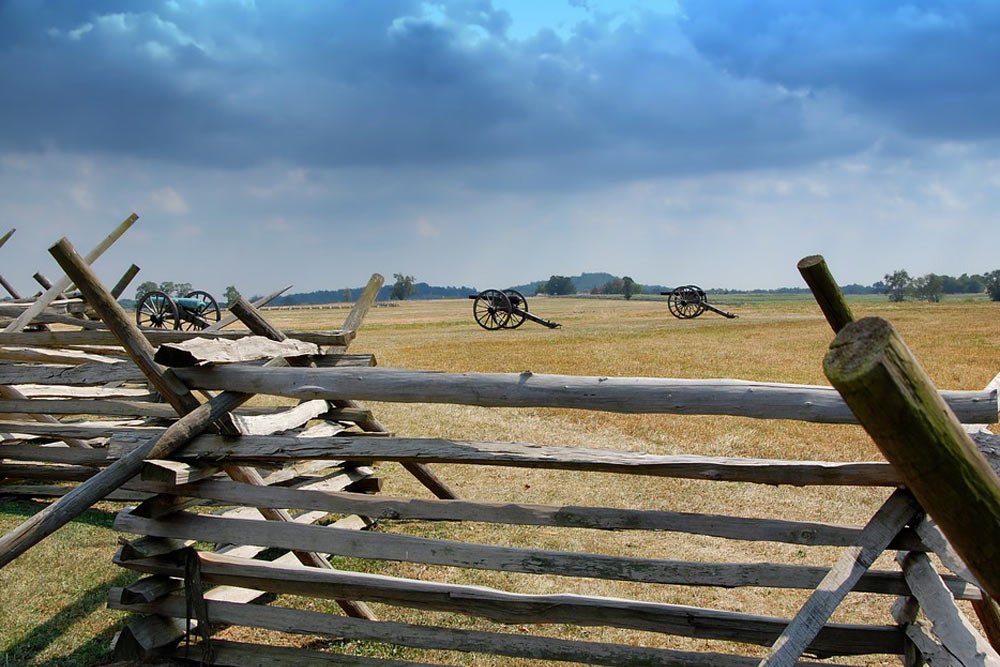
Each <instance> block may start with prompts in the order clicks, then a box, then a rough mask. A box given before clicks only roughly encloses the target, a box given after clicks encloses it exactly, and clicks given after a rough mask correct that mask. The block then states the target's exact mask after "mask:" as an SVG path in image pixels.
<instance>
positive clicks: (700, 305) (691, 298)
mask: <svg viewBox="0 0 1000 667" xmlns="http://www.w3.org/2000/svg"><path fill="white" fill-rule="evenodd" d="M660 294H661V295H663V296H666V297H667V308H668V309H669V310H670V314H671V315H673V316H674V317H676V318H677V319H679V320H691V319H694V318H696V317H698V316H699V315H701V314H702V313H704V312H705V311H706V310H710V311H712V312H713V313H716V314H718V315H722V316H723V317H725V318H728V319H730V320H732V319H736V318H737V317H739V315H736V314H734V313H729V312H726V311H724V310H722V309H721V308H716V307H715V306H713V305H712V304H710V303H709V302H708V297H707V296H706V294H705V290H703V289H702V288H700V287H698V286H697V285H681V286H680V287H675V288H674V289H672V290H670V291H669V292H660Z"/></svg>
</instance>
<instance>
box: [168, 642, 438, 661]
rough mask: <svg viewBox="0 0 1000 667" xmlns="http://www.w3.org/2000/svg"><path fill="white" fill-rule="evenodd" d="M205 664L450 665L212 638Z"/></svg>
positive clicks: (193, 652) (179, 653) (181, 655)
mask: <svg viewBox="0 0 1000 667" xmlns="http://www.w3.org/2000/svg"><path fill="white" fill-rule="evenodd" d="M172 655H173V657H174V658H176V659H178V660H183V659H188V658H190V657H191V656H201V645H200V644H197V643H196V644H192V645H191V647H190V649H187V648H180V647H179V648H177V649H175V650H174V652H173V654H172ZM206 664H211V665H227V666H231V667H332V666H335V667H449V666H450V663H448V664H444V663H438V662H423V661H421V662H410V661H407V660H388V659H386V658H367V657H363V656H357V655H347V654H344V653H324V652H323V651H314V650H311V649H305V648H293V647H290V646H265V645H261V644H247V643H241V642H233V641H228V640H222V639H212V656H211V661H210V662H207V663H206Z"/></svg>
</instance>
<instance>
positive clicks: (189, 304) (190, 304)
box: [135, 290, 222, 331]
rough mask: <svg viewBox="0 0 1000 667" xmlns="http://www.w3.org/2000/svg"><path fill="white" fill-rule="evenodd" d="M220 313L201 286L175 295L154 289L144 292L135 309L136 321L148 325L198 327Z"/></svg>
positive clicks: (189, 328)
mask: <svg viewBox="0 0 1000 667" xmlns="http://www.w3.org/2000/svg"><path fill="white" fill-rule="evenodd" d="M221 317H222V312H221V311H220V310H219V304H218V302H217V301H216V300H215V298H214V297H213V296H212V295H211V294H209V293H208V292H205V291H203V290H194V291H193V292H188V293H187V294H185V295H184V296H183V297H176V298H175V297H171V296H170V295H169V294H167V293H166V292H161V291H159V290H154V291H152V292H147V293H146V294H145V295H143V297H142V299H140V300H139V303H138V304H137V305H136V309H135V323H136V324H138V325H139V326H140V327H144V328H147V329H177V330H181V331H200V330H201V329H205V328H207V327H209V326H211V325H213V324H215V323H216V322H218V321H219V320H220V319H221Z"/></svg>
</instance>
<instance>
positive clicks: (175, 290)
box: [135, 280, 194, 301]
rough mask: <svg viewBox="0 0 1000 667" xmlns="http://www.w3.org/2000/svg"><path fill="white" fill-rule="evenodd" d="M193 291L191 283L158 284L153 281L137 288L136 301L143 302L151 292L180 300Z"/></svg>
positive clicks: (167, 282) (141, 284)
mask: <svg viewBox="0 0 1000 667" xmlns="http://www.w3.org/2000/svg"><path fill="white" fill-rule="evenodd" d="M193 290H194V288H193V287H191V283H174V282H170V281H169V280H167V281H164V282H162V283H159V284H157V283H154V282H153V281H152V280H147V281H146V282H144V283H140V285H139V286H138V287H136V288H135V300H136V301H141V300H142V297H144V296H146V295H147V294H149V293H150V292H164V293H165V294H166V295H167V296H169V297H173V298H180V297H184V296H187V295H188V294H190V293H191V292H192V291H193Z"/></svg>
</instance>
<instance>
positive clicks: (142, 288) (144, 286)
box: [135, 280, 160, 301]
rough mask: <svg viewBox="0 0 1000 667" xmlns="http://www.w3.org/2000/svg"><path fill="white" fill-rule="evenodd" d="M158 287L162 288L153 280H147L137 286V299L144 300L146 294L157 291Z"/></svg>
mask: <svg viewBox="0 0 1000 667" xmlns="http://www.w3.org/2000/svg"><path fill="white" fill-rule="evenodd" d="M158 289H160V286H159V285H157V284H156V283H154V282H153V281H152V280H147V281H146V282H144V283H141V284H140V285H139V286H138V287H136V288H135V300H136V301H142V297H144V296H146V295H147V294H149V293H150V292H155V291H156V290H158Z"/></svg>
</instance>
